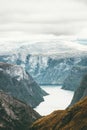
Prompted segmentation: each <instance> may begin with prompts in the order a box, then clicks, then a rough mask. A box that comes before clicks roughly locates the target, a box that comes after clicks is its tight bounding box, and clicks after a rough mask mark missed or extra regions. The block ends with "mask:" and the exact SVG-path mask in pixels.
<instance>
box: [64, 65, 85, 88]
mask: <svg viewBox="0 0 87 130" xmlns="http://www.w3.org/2000/svg"><path fill="white" fill-rule="evenodd" d="M86 74H87V66H75V67H73V68H72V69H71V71H70V73H69V75H68V76H67V78H66V79H65V81H64V82H63V87H62V88H63V89H67V90H74V91H75V90H76V89H77V88H78V87H79V86H80V84H81V82H82V79H83V77H84V76H85V75H86Z"/></svg>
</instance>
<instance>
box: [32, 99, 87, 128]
mask: <svg viewBox="0 0 87 130" xmlns="http://www.w3.org/2000/svg"><path fill="white" fill-rule="evenodd" d="M31 130H87V97H86V98H84V99H83V100H81V101H80V102H78V103H76V104H75V105H74V106H72V107H70V108H68V109H66V110H58V111H55V112H53V113H51V114H50V115H48V116H45V117H43V118H41V119H39V120H37V121H36V122H35V123H33V124H32V126H31Z"/></svg>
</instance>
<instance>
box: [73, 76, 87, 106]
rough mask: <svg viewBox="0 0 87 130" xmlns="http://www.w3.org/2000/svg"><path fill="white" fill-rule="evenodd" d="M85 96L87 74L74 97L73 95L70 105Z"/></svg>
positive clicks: (86, 92) (86, 91)
mask: <svg viewBox="0 0 87 130" xmlns="http://www.w3.org/2000/svg"><path fill="white" fill-rule="evenodd" d="M85 96H87V75H86V76H84V78H83V80H82V82H81V84H80V86H79V87H78V89H77V90H76V91H75V93H74V97H73V99H72V101H71V104H70V106H72V105H73V104H75V103H76V102H78V101H79V100H81V99H82V98H84V97H85Z"/></svg>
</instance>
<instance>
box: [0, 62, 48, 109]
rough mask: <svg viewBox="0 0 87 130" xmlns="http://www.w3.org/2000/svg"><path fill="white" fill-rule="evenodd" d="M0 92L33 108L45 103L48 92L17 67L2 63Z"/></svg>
mask: <svg viewBox="0 0 87 130" xmlns="http://www.w3.org/2000/svg"><path fill="white" fill-rule="evenodd" d="M0 90H3V91H5V92H8V93H9V94H10V95H12V96H14V97H16V98H17V99H20V100H21V101H24V102H26V103H28V104H29V105H30V106H31V107H35V106H37V105H38V104H39V103H40V102H41V101H43V96H45V95H46V92H45V91H44V90H42V89H41V88H40V87H39V85H38V84H37V83H36V82H35V81H34V80H33V78H32V77H31V76H30V75H29V74H28V73H26V72H25V71H24V69H23V68H22V67H20V66H17V65H11V64H7V63H0Z"/></svg>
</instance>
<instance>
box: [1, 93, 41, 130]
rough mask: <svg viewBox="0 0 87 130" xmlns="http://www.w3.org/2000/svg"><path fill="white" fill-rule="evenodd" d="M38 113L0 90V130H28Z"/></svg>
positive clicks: (38, 116)
mask: <svg viewBox="0 0 87 130" xmlns="http://www.w3.org/2000/svg"><path fill="white" fill-rule="evenodd" d="M38 118H40V115H39V114H38V113H37V112H35V111H34V110H33V109H32V108H31V107H30V106H29V105H26V104H25V103H23V102H21V101H19V100H17V99H15V98H13V97H12V96H9V95H8V94H7V93H4V92H2V91H0V130H29V126H30V125H31V123H32V122H34V121H35V120H36V119H38Z"/></svg>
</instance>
